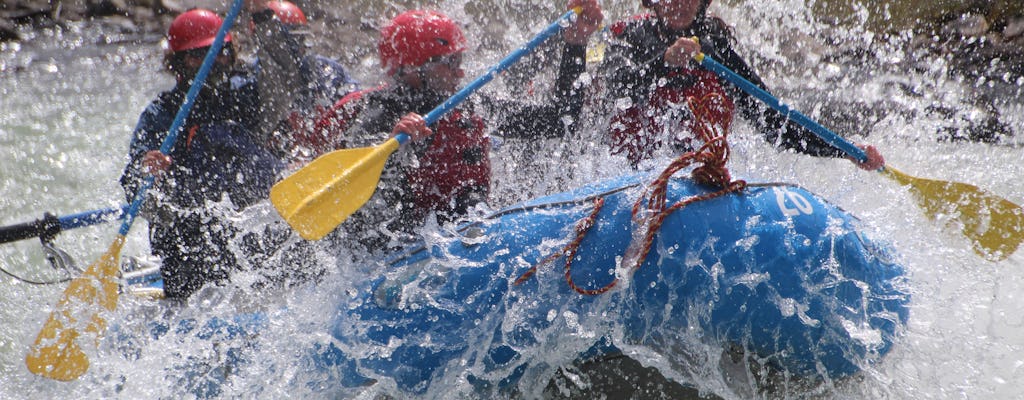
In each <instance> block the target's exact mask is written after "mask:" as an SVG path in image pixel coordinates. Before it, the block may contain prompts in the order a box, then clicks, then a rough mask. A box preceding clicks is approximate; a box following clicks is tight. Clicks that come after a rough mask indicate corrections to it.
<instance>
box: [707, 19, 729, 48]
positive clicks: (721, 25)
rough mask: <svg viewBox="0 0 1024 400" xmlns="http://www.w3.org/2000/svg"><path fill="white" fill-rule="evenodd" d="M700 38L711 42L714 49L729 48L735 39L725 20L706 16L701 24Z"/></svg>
mask: <svg viewBox="0 0 1024 400" xmlns="http://www.w3.org/2000/svg"><path fill="white" fill-rule="evenodd" d="M701 30H702V32H701V36H702V37H705V38H707V39H709V40H711V41H712V42H713V43H714V44H715V45H716V47H729V46H731V45H732V43H733V41H734V39H735V33H734V32H733V28H732V27H731V26H729V24H728V23H727V22H725V20H723V19H721V18H719V17H715V16H708V17H707V18H705V19H704V23H703V24H701Z"/></svg>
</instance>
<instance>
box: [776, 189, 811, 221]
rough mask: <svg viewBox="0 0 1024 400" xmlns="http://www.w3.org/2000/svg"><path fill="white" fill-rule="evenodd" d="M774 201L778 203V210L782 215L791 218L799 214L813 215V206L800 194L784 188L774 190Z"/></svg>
mask: <svg viewBox="0 0 1024 400" xmlns="http://www.w3.org/2000/svg"><path fill="white" fill-rule="evenodd" d="M775 201H776V202H777V203H779V210H780V211H782V214H783V215H786V216H789V217H793V216H797V215H801V214H803V215H811V214H814V206H813V205H811V202H810V201H807V198H806V197H804V196H803V195H802V194H800V193H797V192H793V191H790V190H786V189H785V188H775ZM790 204H792V206H790Z"/></svg>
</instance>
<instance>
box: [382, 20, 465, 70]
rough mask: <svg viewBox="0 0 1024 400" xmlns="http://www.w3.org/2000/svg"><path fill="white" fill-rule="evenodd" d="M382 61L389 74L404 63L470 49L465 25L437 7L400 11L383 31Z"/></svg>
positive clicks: (415, 63) (413, 63) (417, 63)
mask: <svg viewBox="0 0 1024 400" xmlns="http://www.w3.org/2000/svg"><path fill="white" fill-rule="evenodd" d="M380 35H381V37H380V43H378V44H377V50H378V51H379V53H380V63H381V65H382V66H384V69H386V70H387V72H388V74H389V75H392V74H394V73H395V72H398V69H399V68H402V67H418V66H420V65H423V64H425V63H426V62H427V61H430V59H431V58H434V57H443V56H447V55H450V54H455V53H458V52H461V51H463V50H465V49H466V37H465V36H463V35H462V29H459V26H458V25H457V24H456V23H455V21H452V20H451V19H450V18H448V16H446V15H444V14H441V13H439V12H437V11H424V10H414V11H406V12H404V13H402V14H399V15H398V16H397V17H395V18H394V19H392V20H391V22H390V23H388V25H387V26H385V27H384V29H381V31H380Z"/></svg>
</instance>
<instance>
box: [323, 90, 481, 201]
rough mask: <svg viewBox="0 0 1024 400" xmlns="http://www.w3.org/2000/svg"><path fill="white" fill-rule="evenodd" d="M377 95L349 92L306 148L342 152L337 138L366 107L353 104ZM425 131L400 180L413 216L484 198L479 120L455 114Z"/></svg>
mask: <svg viewBox="0 0 1024 400" xmlns="http://www.w3.org/2000/svg"><path fill="white" fill-rule="evenodd" d="M381 89H382V88H380V87H378V88H375V89H369V90H362V91H358V92H354V93H351V94H349V95H347V96H345V97H343V98H342V99H341V100H338V102H337V103H335V104H334V106H333V107H332V108H331V109H330V110H328V111H327V112H325V113H324V114H323V115H322V116H321V118H320V119H319V121H318V122H317V124H316V126H315V128H314V131H313V132H314V133H313V135H311V136H310V138H309V140H310V141H309V143H310V145H311V146H320V145H328V146H334V147H338V146H340V147H345V146H344V144H345V138H344V136H343V135H344V132H345V130H347V125H348V121H349V120H351V119H352V118H355V117H356V116H357V115H358V114H359V113H360V112H361V111H362V109H363V108H364V107H365V106H366V102H365V101H358V100H359V99H361V98H362V97H363V96H364V95H366V94H367V93H370V92H373V91H376V90H381ZM395 122H397V121H395ZM431 128H432V129H433V131H434V134H433V135H432V136H431V137H430V138H428V139H425V140H426V141H427V146H426V149H424V150H423V151H422V152H418V153H417V154H416V158H417V165H415V166H411V167H409V169H408V170H407V171H408V172H407V175H406V176H405V177H404V178H405V179H406V181H407V182H408V183H409V186H410V187H411V188H412V190H413V197H414V198H415V202H416V207H417V208H419V209H420V210H419V211H451V210H454V209H457V208H458V205H457V204H454V202H457V201H459V200H460V198H461V196H463V195H465V194H467V193H469V192H471V191H477V192H480V191H482V192H483V193H482V194H483V195H486V194H487V193H488V192H489V190H490V186H491V162H490V158H489V156H488V154H489V153H490V147H491V145H490V140H489V139H488V137H487V135H486V134H485V133H484V122H483V119H481V118H480V117H479V116H477V115H475V114H472V113H469V112H465V111H463V110H458V109H457V110H453V111H450V112H448V114H446V115H445V116H444V117H442V118H441V119H440V120H438V121H437V122H436V123H434V125H433V126H432V127H431ZM320 148H322V147H320ZM331 150H333V149H331Z"/></svg>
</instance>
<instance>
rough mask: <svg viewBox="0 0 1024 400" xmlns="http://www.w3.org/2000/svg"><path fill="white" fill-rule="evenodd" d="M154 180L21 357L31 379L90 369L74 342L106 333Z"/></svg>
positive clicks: (238, 4)
mask: <svg viewBox="0 0 1024 400" xmlns="http://www.w3.org/2000/svg"><path fill="white" fill-rule="evenodd" d="M241 9H242V0H235V1H234V3H232V5H231V9H230V10H229V11H228V15H227V16H226V17H225V18H224V23H222V24H221V27H220V29H219V30H218V31H217V36H216V37H214V40H213V43H211V44H210V50H208V51H207V52H206V57H205V58H204V59H203V63H202V65H200V66H199V71H198V72H197V73H196V77H195V79H194V80H193V81H192V86H191V87H190V88H189V90H188V93H186V94H185V101H184V102H183V103H182V104H181V107H180V108H178V114H177V115H175V117H174V121H173V122H172V123H171V128H170V130H169V131H168V133H167V137H166V138H165V139H164V141H163V143H161V145H160V151H161V152H162V153H164V154H167V153H170V152H171V149H172V148H173V147H174V142H175V141H177V139H178V134H179V133H180V132H181V128H182V125H184V122H185V119H186V118H187V117H188V114H189V112H190V111H192V104H194V103H195V100H196V97H197V96H199V91H200V89H201V88H202V87H203V82H205V81H206V76H207V75H209V73H210V69H211V68H212V67H213V62H214V60H215V59H216V58H217V54H219V53H220V49H221V47H222V46H223V45H224V37H225V36H226V35H227V33H228V31H229V30H230V29H231V24H232V23H233V22H234V21H235V17H237V16H238V13H239V11H241ZM154 179H155V178H154V176H152V175H150V176H147V177H146V179H145V180H144V181H143V183H142V186H141V187H140V188H139V190H138V192H136V193H135V198H134V199H132V202H131V204H130V205H129V206H128V211H127V212H126V213H125V216H124V221H123V222H122V223H121V229H120V230H119V231H118V235H117V238H115V239H114V243H113V244H111V245H110V249H108V250H107V252H106V253H105V254H103V256H102V257H100V259H99V260H97V261H96V262H95V263H93V264H92V265H89V268H86V270H85V272H84V273H82V276H79V277H77V278H75V279H73V280H72V281H71V283H70V284H68V287H67V288H66V289H64V293H63V294H62V295H61V298H60V300H59V301H58V302H57V307H56V308H55V309H54V310H53V312H51V313H50V316H49V317H48V318H47V320H46V323H44V324H43V329H42V330H40V331H39V334H38V335H36V340H35V342H34V343H32V348H31V349H29V353H28V355H27V356H25V366H26V367H28V370H29V371H31V372H32V373H33V374H36V375H40V376H43V377H47V378H50V379H56V380H59V381H71V380H74V379H77V378H78V377H79V376H82V374H84V373H85V372H86V371H88V370H89V357H88V355H87V354H85V352H84V351H83V350H82V347H81V344H80V343H79V342H78V339H79V336H82V332H84V333H86V334H88V336H90V337H91V338H93V339H94V340H96V341H98V340H99V338H100V335H102V334H103V331H105V330H106V328H107V323H106V320H105V319H103V316H102V315H101V313H102V312H104V310H106V312H112V311H114V310H115V309H116V308H117V298H118V295H119V293H118V284H117V278H118V273H119V272H120V267H119V266H118V257H119V255H120V254H121V247H123V246H124V242H125V237H126V236H127V235H128V232H129V231H130V230H131V228H132V223H133V222H135V216H136V215H137V214H138V213H139V209H140V208H141V207H142V201H143V200H144V199H145V198H146V191H148V190H149V188H150V187H152V186H153V181H154Z"/></svg>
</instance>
